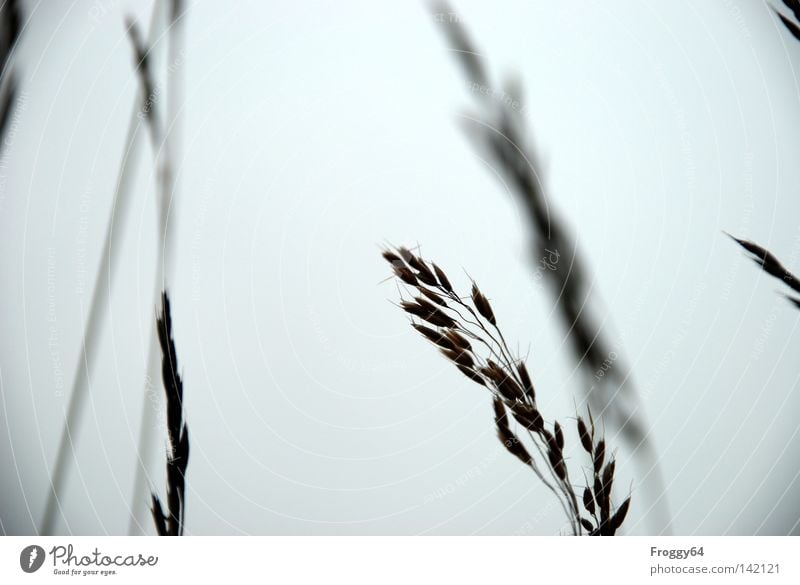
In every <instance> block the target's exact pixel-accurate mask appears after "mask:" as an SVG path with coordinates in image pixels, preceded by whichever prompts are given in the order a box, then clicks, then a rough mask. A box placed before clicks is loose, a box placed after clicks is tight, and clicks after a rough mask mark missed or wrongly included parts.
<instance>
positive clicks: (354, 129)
mask: <svg viewBox="0 0 800 585" xmlns="http://www.w3.org/2000/svg"><path fill="white" fill-rule="evenodd" d="M776 4H777V2H776ZM150 7H151V3H150V2H147V3H137V2H129V1H126V0H117V1H108V2H103V1H101V0H95V1H94V2H74V3H68V2H58V3H56V2H42V3H40V4H37V3H33V2H27V3H25V10H26V14H27V15H28V16H29V17H30V21H29V22H28V24H27V28H26V30H25V31H24V33H23V38H22V41H21V46H20V50H19V53H18V59H17V65H16V67H17V70H18V73H19V74H20V79H21V82H22V85H21V87H22V91H23V92H24V96H23V97H24V99H23V101H22V102H21V103H20V104H19V106H20V107H18V108H17V111H16V118H15V122H16V124H15V125H14V126H13V128H12V133H11V134H10V135H9V136H8V140H7V145H6V147H5V149H4V150H3V153H2V157H3V159H4V160H3V163H4V164H3V165H0V174H1V175H3V176H2V182H0V234H1V235H0V241H1V242H2V252H0V280H1V281H2V282H3V291H4V293H3V299H4V300H3V302H0V323H2V324H3V335H2V336H0V368H1V373H2V378H1V381H2V402H0V409H1V410H0V466H1V468H2V469H3V470H4V472H3V473H2V474H0V490H1V491H2V497H1V498H0V520H2V524H3V529H4V531H5V532H7V533H12V534H17V533H33V532H34V531H35V530H36V526H37V525H38V524H39V522H40V519H41V515H42V511H43V507H44V500H45V495H46V492H47V489H46V486H47V478H48V467H49V466H51V465H52V463H53V459H54V456H55V450H56V447H57V443H58V436H59V433H60V429H61V425H62V421H63V412H64V410H65V408H66V404H67V396H66V393H67V392H68V389H69V385H70V383H71V379H72V375H73V372H74V370H75V368H76V367H77V360H78V350H79V344H80V337H81V332H82V328H83V325H82V322H83V319H84V318H85V313H86V310H87V304H88V302H89V297H90V290H91V283H92V281H93V278H94V274H95V271H96V267H97V266H98V262H99V258H100V248H101V246H102V238H103V234H104V230H105V224H106V221H107V218H108V213H109V209H110V205H111V195H112V192H113V186H114V181H115V178H116V173H117V169H118V166H119V161H120V158H121V151H122V148H123V142H124V133H125V129H126V125H127V123H128V117H129V115H130V108H131V105H132V103H133V100H134V98H135V95H136V91H137V79H136V77H135V75H134V71H133V62H132V56H131V50H130V46H129V43H128V41H127V38H126V36H125V30H124V26H123V15H124V14H127V13H129V12H132V13H135V14H136V16H137V17H138V18H139V19H140V20H141V22H142V24H143V25H145V26H146V24H147V21H148V19H149V12H150ZM455 8H456V10H457V12H458V14H459V15H460V16H461V18H462V20H463V23H464V24H465V26H466V27H468V29H469V30H470V31H471V33H472V34H473V37H474V39H475V41H476V43H477V45H478V46H479V48H480V49H481V50H482V51H485V53H486V56H487V58H488V63H489V64H490V68H491V70H492V71H493V72H495V73H498V74H514V73H515V74H517V75H518V76H519V78H520V79H521V81H522V84H523V86H524V89H525V97H524V99H523V102H524V107H525V115H526V117H527V119H528V121H529V122H530V124H531V127H532V130H533V138H534V141H535V144H536V146H537V148H538V152H539V153H540V157H541V159H542V163H543V165H542V166H543V174H544V180H545V182H546V186H547V190H548V196H549V197H550V198H551V199H550V200H551V202H552V204H553V205H554V206H555V207H557V208H558V209H559V211H560V212H561V215H562V216H563V217H564V218H566V219H567V221H568V223H569V225H570V227H571V228H572V229H573V231H574V233H575V234H576V236H577V237H578V239H579V243H580V246H581V250H582V252H583V253H584V254H585V255H586V257H587V258H588V260H589V262H590V265H591V268H592V274H593V276H594V278H595V281H594V286H595V290H596V292H597V293H598V294H599V295H600V297H601V298H602V301H603V305H604V307H605V308H606V310H607V312H608V316H609V318H610V319H611V320H612V321H613V324H614V329H613V330H612V331H614V332H615V336H616V338H620V339H623V340H624V348H625V355H626V356H627V361H628V363H629V364H630V365H631V367H632V370H633V375H634V379H635V380H636V382H637V384H638V387H639V389H640V391H641V392H642V395H643V402H644V407H645V409H646V413H647V415H648V417H649V420H650V423H651V426H652V433H653V437H654V440H655V443H656V446H657V447H658V448H659V450H660V452H661V464H662V466H663V470H664V473H665V476H666V479H667V482H668V489H669V498H670V504H671V507H672V510H673V514H674V525H675V530H676V532H677V533H680V534H692V533H698V534H753V533H759V534H761V533H768V534H786V533H788V532H789V531H790V530H792V529H793V526H794V524H795V522H796V521H797V519H798V517H800V510H799V509H798V505H797V502H798V501H800V483H799V482H798V472H800V468H798V464H797V462H798V461H799V460H800V437H798V436H797V424H796V413H797V412H798V411H800V397H799V396H798V394H797V392H796V389H797V388H798V376H800V367H798V360H797V355H798V351H800V330H799V328H798V317H800V314H799V313H798V312H797V310H794V309H793V308H792V307H791V306H790V305H789V304H788V303H787V302H786V301H785V300H784V299H783V298H782V297H781V296H780V294H778V292H779V290H780V289H779V286H778V283H777V282H776V281H774V280H773V279H771V278H769V277H768V276H766V275H764V274H762V273H761V272H759V271H758V270H757V268H756V267H754V265H753V264H752V263H751V262H750V261H749V260H747V259H746V258H745V257H744V255H743V254H742V252H741V250H740V249H739V248H738V247H737V246H736V245H735V244H734V243H733V242H731V241H730V240H728V239H727V238H725V237H724V236H723V234H722V231H721V230H727V231H730V232H732V233H735V234H737V235H740V236H742V237H746V238H751V239H754V240H756V241H758V242H759V243H761V244H763V245H765V246H767V247H769V248H770V249H771V250H772V251H773V252H775V253H776V254H777V255H778V257H780V258H781V259H782V260H783V261H784V262H785V263H786V265H787V266H788V267H790V268H791V269H795V270H797V269H800V258H798V253H800V228H798V221H797V218H798V217H800V198H798V193H797V185H800V165H798V164H797V161H798V160H800V99H799V98H800V93H798V85H797V80H796V71H795V69H794V66H795V65H796V64H797V63H798V59H800V43H797V42H796V41H795V40H794V39H792V38H791V37H790V36H789V35H788V34H787V32H786V31H785V30H784V29H783V27H782V26H781V25H780V23H779V22H778V21H777V20H776V18H775V17H774V16H773V15H772V14H771V11H770V8H769V5H768V4H766V3H764V4H762V3H760V2H750V1H745V0H727V1H723V0H719V1H715V2H703V3H695V2H689V1H677V2H655V1H649V0H616V1H614V2H600V1H586V2H578V3H574V2H572V3H563V2H544V1H536V2H522V1H513V2H511V1H509V2H492V3H487V2H478V1H473V2H458V3H456V4H455ZM186 37H187V41H188V46H187V48H186V52H185V61H182V62H181V65H182V66H185V75H186V81H187V86H186V88H185V97H186V102H185V108H184V110H183V116H182V129H183V136H182V138H181V142H182V149H181V152H180V153H179V156H180V166H179V178H178V184H179V201H178V202H177V207H176V213H177V215H176V219H175V221H176V232H175V233H174V237H175V238H176V243H177V248H176V258H177V270H176V274H175V278H174V284H173V286H172V291H171V292H172V297H173V306H174V319H175V336H176V342H177V346H178V352H179V358H180V360H181V363H182V371H183V374H184V378H185V393H186V394H185V400H186V411H187V418H188V423H189V427H190V435H191V446H192V454H191V461H190V463H189V469H188V477H187V489H188V502H187V510H186V513H187V532H188V533H192V534H239V533H250V534H253V533H257V534H417V533H432V534H473V533H478V534H516V533H524V534H552V533H557V532H558V530H559V529H560V528H561V527H562V526H563V518H562V517H561V514H560V510H559V509H558V507H557V506H555V505H554V503H553V501H552V499H551V496H550V494H549V492H547V491H546V490H545V489H544V488H542V487H541V486H540V485H539V484H538V483H537V482H536V481H535V478H534V477H533V476H532V474H530V473H525V469H524V468H523V467H522V466H521V465H519V463H518V462H517V461H516V460H514V459H513V458H512V457H510V456H508V455H507V453H505V452H504V451H503V449H502V446H501V445H500V443H499V442H498V441H497V440H496V438H495V434H494V429H493V425H492V420H491V408H490V401H489V398H488V395H486V393H482V392H480V391H479V389H478V388H476V387H474V385H472V384H470V383H469V381H468V380H466V379H465V378H464V377H463V376H461V375H460V374H459V373H458V372H457V371H455V370H454V369H453V368H452V367H451V366H450V365H449V364H447V363H446V362H445V361H444V360H443V359H441V357H440V356H439V355H437V353H436V351H434V350H433V349H432V348H431V347H429V346H426V344H425V343H423V342H422V341H421V340H420V339H419V338H418V336H416V335H414V334H413V332H412V331H411V329H410V328H409V327H408V324H407V320H406V318H405V317H404V316H403V314H402V313H401V312H400V311H399V310H398V309H397V308H396V307H394V306H393V305H392V304H391V302H390V301H392V300H395V299H396V297H397V291H396V289H395V287H394V284H393V283H391V282H385V283H382V281H383V279H385V278H386V277H387V276H388V271H387V268H386V266H385V265H384V262H383V261H382V259H381V258H380V254H379V251H380V246H381V245H382V244H383V243H385V242H392V243H395V244H406V245H416V244H419V245H420V246H421V250H422V252H423V253H424V254H425V255H426V256H428V257H430V258H433V259H435V260H436V262H437V263H438V264H440V265H441V266H443V267H445V268H446V269H447V270H448V272H449V273H451V274H453V275H456V277H457V278H456V280H459V281H460V282H459V284H460V285H461V286H464V285H465V283H466V282H467V279H466V276H463V271H462V268H463V269H464V270H467V271H468V272H469V274H470V275H471V276H473V277H474V278H475V279H477V280H478V282H479V283H480V284H481V287H482V288H483V289H484V290H485V292H487V294H489V296H490V297H491V298H492V302H493V305H494V307H495V310H496V313H497V314H498V318H499V320H500V322H501V324H502V325H503V327H504V330H505V334H506V337H507V338H508V339H509V341H511V340H514V341H513V342H512V343H514V344H515V347H519V348H520V351H521V352H522V353H527V354H528V355H529V360H528V364H529V367H530V369H531V371H532V374H533V376H534V378H535V381H536V384H537V388H538V393H539V396H540V401H542V404H543V408H546V409H547V410H548V412H550V413H551V415H552V416H554V417H555V416H557V417H559V418H561V419H566V418H568V417H569V416H571V415H572V414H574V409H573V396H575V395H576V394H577V393H578V392H579V390H580V388H579V387H578V384H579V383H581V379H580V377H579V376H574V375H573V372H572V360H571V358H570V357H569V354H568V346H567V345H566V344H565V343H564V339H563V332H562V331H561V329H560V327H559V325H558V323H557V320H556V318H555V314H554V313H553V299H552V297H551V296H550V295H549V291H547V290H546V289H545V288H544V287H541V286H540V285H539V284H537V281H536V280H535V279H534V278H533V276H532V274H531V271H530V266H529V262H528V257H527V246H526V244H527V234H526V226H525V224H524V222H523V220H522V217H521V215H520V213H519V210H518V209H517V207H516V202H515V199H514V197H513V196H512V194H510V193H505V192H504V190H503V188H502V186H501V185H500V184H499V183H498V182H497V180H496V177H495V176H494V173H493V170H492V168H491V164H490V162H489V161H484V160H481V159H480V158H479V157H478V156H477V155H476V153H475V151H474V150H473V149H472V147H471V145H470V144H469V142H468V141H467V140H466V138H465V136H464V134H463V132H461V130H460V129H459V117H460V116H462V115H463V114H465V113H467V112H468V111H469V108H470V107H471V105H472V100H471V96H470V94H469V91H468V90H467V87H466V83H465V81H464V80H463V78H462V76H461V72H460V70H459V69H458V68H457V66H456V63H455V62H454V61H453V59H452V56H451V55H449V54H448V51H447V47H446V43H445V41H444V39H443V38H442V36H441V34H440V31H439V30H438V29H437V27H436V23H434V22H433V19H432V18H431V16H430V15H429V14H428V13H427V11H426V8H425V4H424V3H421V2H396V3H374V2H366V1H362V2H353V1H345V2H321V1H314V2H304V3H297V2H288V1H285V2H270V3H261V2H239V3H220V2H210V1H201V2H192V3H190V8H189V16H188V20H187V28H186ZM164 61H165V60H164V59H163V58H161V60H160V61H158V65H159V70H160V71H161V72H162V73H163V70H164V69H165V68H166V63H165V62H164ZM496 81H502V78H498V79H497V80H496ZM142 160H143V162H144V163H145V164H143V165H142V167H141V172H140V175H139V177H138V183H137V184H138V189H137V192H136V199H135V203H134V205H133V207H132V211H133V213H132V214H131V216H130V217H129V218H128V219H129V221H130V224H129V225H128V230H127V233H126V238H125V242H124V249H123V250H122V252H121V261H120V262H119V263H118V264H117V265H116V270H118V278H117V280H116V283H115V290H114V293H113V299H112V301H111V305H110V306H111V320H110V321H109V322H108V323H107V324H106V328H105V333H104V335H105V336H104V338H103V344H102V350H101V352H100V359H99V367H98V368H97V371H96V375H95V377H94V378H93V380H92V389H91V397H92V399H91V405H90V408H89V410H88V411H87V412H88V416H87V417H86V419H85V424H84V427H83V428H82V429H81V435H80V439H79V447H78V454H77V457H78V468H77V469H78V473H73V474H72V475H71V477H70V482H69V487H68V490H67V492H66V494H65V500H64V509H65V513H66V522H63V521H62V522H60V524H59V527H58V531H59V532H67V531H69V532H72V533H76V534H93V533H111V534H122V533H126V531H127V529H128V521H129V520H128V508H129V506H130V502H131V499H132V493H131V491H132V486H133V471H134V462H135V457H136V445H137V441H138V429H139V420H140V416H141V410H142V405H143V400H142V395H143V393H144V371H145V362H146V357H147V356H146V352H147V340H148V337H147V336H148V333H149V331H150V327H152V321H153V316H154V314H155V307H154V306H153V299H152V289H153V278H154V269H153V263H154V261H155V250H156V227H155V226H156V206H155V189H154V177H153V174H152V173H153V166H152V164H151V161H152V151H151V149H150V148H149V145H148V146H147V148H146V149H144V152H143V157H142ZM155 397H156V398H157V400H158V401H160V400H161V393H160V391H159V392H158V393H156V394H155ZM156 406H158V405H156ZM153 432H154V433H158V437H159V438H158V444H159V447H160V446H161V444H162V442H163V441H164V438H163V437H164V431H163V428H162V426H161V425H159V426H157V427H156V428H154V429H153ZM161 451H162V450H161V449H160V448H159V450H158V453H157V456H156V459H155V464H154V469H153V471H154V475H153V481H154V482H155V485H156V486H157V487H158V489H159V490H162V491H163V489H164V486H163V454H162V453H161ZM623 459H624V458H622V457H621V463H620V466H621V467H623V469H624V466H623V462H624V461H623ZM73 471H74V470H73ZM620 488H621V489H622V490H623V491H625V490H627V484H622V485H621V486H620ZM633 489H634V506H633V508H632V510H631V516H630V520H629V521H628V523H627V524H628V530H629V532H630V533H642V532H645V531H646V527H645V525H644V523H643V522H641V520H642V513H643V510H642V509H641V508H640V507H638V508H637V505H636V504H637V502H638V501H640V500H637V499H636V486H635V484H634V486H633ZM145 495H146V494H145ZM797 529H798V528H797V526H794V530H795V531H797ZM148 530H151V528H150V526H149V524H148Z"/></svg>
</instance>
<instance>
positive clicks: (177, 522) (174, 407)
mask: <svg viewBox="0 0 800 585" xmlns="http://www.w3.org/2000/svg"><path fill="white" fill-rule="evenodd" d="M161 303H162V304H161V307H162V308H161V316H160V317H159V318H158V319H157V321H156V328H157V330H158V341H159V344H160V345H161V379H162V381H163V383H164V394H165V397H166V405H167V436H168V439H169V445H168V448H167V500H166V501H167V513H166V514H165V513H164V509H163V507H162V505H161V500H160V499H159V498H158V496H157V495H156V494H155V493H153V494H152V499H153V507H152V512H153V520H154V521H155V525H156V532H157V533H158V535H159V536H183V529H184V519H185V510H186V467H187V465H188V464H189V431H188V429H187V427H186V421H185V420H184V416H183V380H182V379H181V375H180V372H179V370H178V352H177V351H176V349H175V340H174V338H173V334H172V311H171V308H170V303H169V297H168V296H167V293H166V291H165V292H164V293H163V294H162V296H161Z"/></svg>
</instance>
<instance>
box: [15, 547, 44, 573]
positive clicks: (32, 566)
mask: <svg viewBox="0 0 800 585" xmlns="http://www.w3.org/2000/svg"><path fill="white" fill-rule="evenodd" d="M44 557H45V554H44V549H43V548H42V547H41V546H37V545H35V544H32V545H30V546H26V547H25V548H23V549H22V552H21V553H19V566H20V567H21V568H22V570H23V571H25V572H26V573H35V572H36V571H38V570H39V569H40V568H41V567H42V565H43V564H44Z"/></svg>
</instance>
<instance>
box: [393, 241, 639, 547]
mask: <svg viewBox="0 0 800 585" xmlns="http://www.w3.org/2000/svg"><path fill="white" fill-rule="evenodd" d="M383 257H384V259H386V261H387V262H389V264H391V266H392V270H393V271H394V275H395V276H396V277H397V279H399V280H400V281H401V282H403V283H404V284H405V285H407V287H409V289H410V290H413V293H412V295H411V298H410V299H404V300H402V301H401V303H400V307H401V308H402V309H403V310H404V311H405V312H406V313H407V314H408V315H410V316H411V317H412V323H411V325H412V327H413V328H414V329H415V330H416V331H417V332H419V333H420V334H421V335H422V336H423V337H425V338H426V339H427V340H428V341H430V342H431V343H432V344H434V345H435V346H436V347H437V348H438V349H439V351H440V352H441V353H442V354H443V355H444V356H445V357H446V358H447V359H448V360H449V361H450V362H452V364H453V365H454V366H455V367H456V368H457V369H458V370H459V371H460V372H461V373H462V374H464V375H465V376H466V377H467V378H469V379H470V380H472V381H473V382H475V383H477V384H480V385H481V386H484V387H485V388H487V389H488V390H489V391H490V392H491V393H492V396H493V403H494V419H495V425H496V427H497V435H498V438H499V439H500V441H501V443H502V444H503V446H504V447H505V448H506V450H507V451H508V452H509V453H511V454H512V455H514V456H515V457H516V458H517V459H519V460H520V461H521V462H522V463H523V464H525V465H527V466H528V467H530V468H531V469H532V470H533V471H534V473H535V474H536V475H537V477H538V478H539V479H540V480H541V481H542V482H543V483H544V484H545V485H546V486H547V487H548V488H549V489H550V491H552V492H553V493H554V494H555V495H556V497H557V498H558V499H559V502H560V503H561V506H562V508H563V510H564V512H565V514H566V515H567V518H568V520H569V523H570V526H571V529H572V532H573V534H576V535H579V534H584V533H586V534H590V535H614V534H615V533H616V532H617V530H618V529H619V527H620V526H621V525H622V522H623V521H624V520H625V516H626V514H627V512H628V508H629V506H630V498H628V499H627V500H625V502H624V503H623V504H621V505H620V506H619V507H618V508H616V510H614V511H613V513H612V509H613V504H612V499H611V487H612V484H613V481H614V470H615V467H616V465H615V461H614V460H613V459H610V460H609V461H608V462H606V461H605V460H606V446H605V442H604V441H603V440H602V439H599V440H596V439H595V425H594V420H593V419H591V417H590V424H589V426H587V425H586V423H585V422H584V421H583V419H581V418H580V417H578V419H577V431H578V436H579V437H580V440H581V444H582V445H583V448H584V449H585V450H586V452H587V453H588V455H589V457H590V458H591V461H592V474H591V475H592V478H593V481H591V482H587V483H590V485H587V486H586V488H585V489H584V491H583V498H582V504H583V506H582V507H581V503H580V500H579V498H578V496H577V494H576V491H575V488H574V486H573V484H572V482H571V481H570V477H569V469H568V466H567V459H566V458H565V456H564V431H563V429H562V426H561V424H560V423H559V422H558V421H554V422H553V423H552V424H549V423H547V422H546V420H545V418H544V416H543V415H542V413H541V412H540V410H539V408H538V406H537V405H536V392H535V389H534V386H533V382H532V381H531V376H530V374H529V372H528V369H527V367H526V366H525V363H524V362H523V361H522V360H520V359H518V358H516V357H515V356H514V355H513V353H512V352H511V350H510V349H509V346H508V344H507V343H506V341H505V338H504V337H503V333H502V331H501V330H500V328H499V327H498V325H497V318H496V317H495V312H494V309H493V308H492V305H491V303H490V302H489V299H488V298H487V297H486V295H485V294H483V292H481V290H480V288H479V287H478V285H477V284H475V283H474V282H473V283H472V289H471V291H470V294H469V295H468V296H467V297H464V298H462V297H461V296H459V295H458V294H456V292H455V290H454V288H453V285H452V284H451V283H450V280H449V279H448V278H447V275H446V274H445V272H444V271H443V270H442V269H441V268H440V267H439V266H437V265H436V264H435V263H432V262H431V263H428V262H426V261H425V260H423V259H422V258H421V257H420V256H418V255H416V254H414V253H412V252H411V251H410V250H408V249H406V248H402V247H401V248H397V249H393V250H385V251H384V252H383ZM465 299H466V300H465ZM509 413H510V414H511V418H513V420H514V421H516V423H517V425H519V429H521V430H522V431H521V432H524V434H525V435H526V436H527V438H528V441H527V442H528V444H529V445H530V446H531V448H530V449H529V447H526V446H525V444H523V442H522V441H521V440H520V437H519V436H518V434H517V433H516V432H515V430H513V429H512V428H511V424H510V423H511V420H510V418H509V416H508V415H509ZM519 429H518V431H519ZM587 514H588V516H587Z"/></svg>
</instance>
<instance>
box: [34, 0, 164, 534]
mask: <svg viewBox="0 0 800 585" xmlns="http://www.w3.org/2000/svg"><path fill="white" fill-rule="evenodd" d="M160 4H161V0H159V2H157V3H156V5H155V6H154V8H153V15H152V18H151V23H150V35H149V42H150V43H152V42H153V41H154V40H155V39H156V38H158V35H159V34H160V30H159V29H160V27H158V26H157V25H158V18H157V16H158V14H159V12H160V11H159V5H160ZM145 99H146V95H145V94H143V93H142V94H141V96H140V99H137V100H136V101H135V102H134V105H133V110H132V112H131V118H130V121H129V123H128V132H127V135H126V138H125V148H124V149H123V154H122V162H121V164H120V169H119V173H118V176H117V183H116V188H115V190H114V201H113V204H112V206H111V214H110V217H109V220H108V224H107V227H106V234H105V239H104V243H103V254H102V256H101V258H100V267H99V269H98V271H97V276H96V277H95V283H94V288H93V290H92V300H91V304H90V305H89V313H88V316H87V319H86V324H85V328H84V332H83V339H82V340H81V353H80V361H79V363H78V366H77V368H76V370H75V376H74V378H73V382H72V389H71V392H70V398H69V404H68V407H67V413H66V417H65V422H64V429H63V431H62V433H61V439H60V441H59V445H58V451H57V453H56V459H55V464H54V467H53V472H52V474H51V478H50V492H49V493H48V496H47V502H46V504H45V511H44V516H43V517H42V524H41V528H40V533H41V534H45V535H51V534H53V531H54V529H55V524H56V520H57V514H58V513H59V512H60V511H61V504H60V501H59V499H60V496H61V494H62V493H63V490H64V485H65V483H66V480H67V474H68V472H69V465H70V464H71V462H72V461H73V459H74V455H75V443H76V441H77V433H78V429H79V427H80V422H81V420H82V418H83V412H84V410H85V404H86V398H87V396H88V394H89V391H90V384H91V377H92V372H93V370H94V367H95V362H96V357H97V350H98V347H99V343H100V336H101V334H102V331H103V324H104V321H105V318H106V315H107V313H108V301H109V298H110V297H111V291H112V288H113V283H114V275H115V272H114V271H113V270H112V268H113V267H114V266H115V260H116V256H117V254H118V252H119V249H120V247H121V241H122V238H123V235H124V228H125V224H126V221H127V218H128V214H129V209H130V201H131V189H132V187H133V182H134V178H135V176H136V169H137V165H138V163H139V158H140V151H141V140H142V132H141V119H140V116H139V113H140V111H141V105H142V103H143V102H144V100H145ZM62 514H63V512H62Z"/></svg>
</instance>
